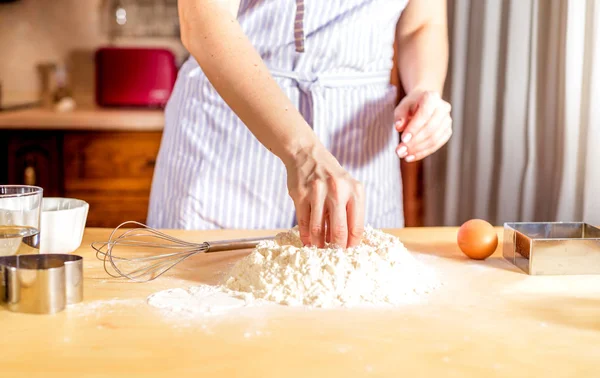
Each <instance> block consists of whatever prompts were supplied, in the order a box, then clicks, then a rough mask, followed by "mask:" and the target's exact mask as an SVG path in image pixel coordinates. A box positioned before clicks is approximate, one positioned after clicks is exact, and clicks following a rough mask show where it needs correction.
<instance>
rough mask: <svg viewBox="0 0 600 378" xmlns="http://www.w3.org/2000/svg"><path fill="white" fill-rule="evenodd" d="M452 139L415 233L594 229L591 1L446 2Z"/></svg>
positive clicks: (597, 191)
mask: <svg viewBox="0 0 600 378" xmlns="http://www.w3.org/2000/svg"><path fill="white" fill-rule="evenodd" d="M448 5H449V19H450V35H451V63H450V69H449V77H448V82H447V86H446V93H445V97H446V98H447V99H449V100H450V102H451V103H452V105H453V112H452V113H453V119H454V130H455V132H454V135H453V137H452V139H451V141H450V142H449V144H448V146H447V147H445V148H444V149H443V150H442V151H440V152H439V153H437V154H435V155H433V156H432V157H430V158H428V159H426V160H425V163H424V169H425V176H424V177H425V178H424V183H425V193H424V199H425V224H426V225H453V226H454V225H459V224H461V223H462V222H464V221H466V220H468V219H470V218H475V217H477V218H483V219H487V220H488V221H490V222H492V223H493V224H496V225H502V223H503V222H511V221H585V222H588V223H592V224H596V225H600V166H599V164H600V0H450V1H449V4H448Z"/></svg>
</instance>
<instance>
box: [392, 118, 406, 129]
mask: <svg viewBox="0 0 600 378" xmlns="http://www.w3.org/2000/svg"><path fill="white" fill-rule="evenodd" d="M403 124H404V120H403V119H402V118H400V119H399V120H397V121H396V123H395V124H394V126H395V127H396V128H397V129H399V128H401V127H402V125H403Z"/></svg>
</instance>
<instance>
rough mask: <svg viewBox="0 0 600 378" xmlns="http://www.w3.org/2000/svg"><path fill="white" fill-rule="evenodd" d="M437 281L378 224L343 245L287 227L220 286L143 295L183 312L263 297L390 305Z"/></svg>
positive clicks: (302, 302)
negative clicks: (317, 243) (320, 242)
mask: <svg viewBox="0 0 600 378" xmlns="http://www.w3.org/2000/svg"><path fill="white" fill-rule="evenodd" d="M437 286H438V282H437V280H436V277H435V275H434V273H433V272H432V271H430V270H429V269H427V268H426V267H425V266H423V265H422V264H421V263H420V262H419V261H417V260H416V259H415V258H414V257H413V256H412V255H411V253H410V252H409V251H408V250H407V249H406V248H405V247H404V245H403V244H402V243H401V242H400V240H399V239H398V238H396V237H394V236H392V235H390V234H387V233H384V232H383V231H380V230H376V229H373V228H371V227H366V229H365V232H364V235H363V239H362V242H361V243H360V244H359V245H358V246H356V247H353V248H347V249H344V248H338V247H336V246H332V245H327V246H325V248H316V247H309V246H307V247H305V246H303V244H302V242H301V241H300V235H299V233H298V230H297V228H294V229H291V230H289V231H287V232H283V233H280V234H278V235H277V236H276V237H275V239H274V240H269V241H263V242H261V243H259V245H258V246H257V247H256V248H255V249H254V250H253V251H252V253H250V254H249V255H248V256H246V257H245V258H243V259H242V260H240V261H239V262H238V263H237V264H235V265H234V266H233V268H232V269H231V271H230V272H229V274H228V275H227V277H226V278H225V280H224V283H223V285H222V286H218V287H215V286H207V285H203V286H198V287H192V288H188V289H171V290H165V291H162V292H159V293H155V294H153V295H152V296H150V297H149V299H148V303H149V304H150V305H152V306H154V307H158V308H161V309H162V310H165V311H168V312H171V313H189V314H194V313H195V314H198V313H216V312H220V311H221V310H223V309H227V308H229V309H231V308H236V307H241V306H242V305H244V304H245V305H248V304H257V303H265V302H267V303H269V302H270V303H277V304H282V305H288V306H308V307H355V306H364V305H367V306H368V305H397V304H402V303H409V302H413V301H414V300H415V299H417V298H418V297H419V296H420V295H422V294H424V293H428V292H429V291H431V290H432V289H435V288H436V287H437ZM236 300H237V301H236ZM221 305H223V306H221ZM221 307H223V308H221Z"/></svg>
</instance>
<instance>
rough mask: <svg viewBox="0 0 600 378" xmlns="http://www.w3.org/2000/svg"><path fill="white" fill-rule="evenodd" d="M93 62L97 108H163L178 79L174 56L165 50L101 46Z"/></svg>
mask: <svg viewBox="0 0 600 378" xmlns="http://www.w3.org/2000/svg"><path fill="white" fill-rule="evenodd" d="M95 63H96V103H97V104H98V105H99V106H106V107H113V106H129V107H158V108H163V107H164V106H165V105H166V103H167V100H168V99H169V96H170V95H171V91H172V90H173V86H174V85H175V79H176V78H177V66H176V64H175V56H174V54H173V53H172V52H171V51H169V50H167V49H161V48H124V47H102V48H99V49H98V50H97V51H96V56H95Z"/></svg>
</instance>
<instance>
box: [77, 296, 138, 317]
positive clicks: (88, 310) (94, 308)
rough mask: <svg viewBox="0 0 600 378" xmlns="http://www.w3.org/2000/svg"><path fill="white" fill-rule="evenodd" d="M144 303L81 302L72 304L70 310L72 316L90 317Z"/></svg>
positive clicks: (119, 301) (109, 300)
mask: <svg viewBox="0 0 600 378" xmlns="http://www.w3.org/2000/svg"><path fill="white" fill-rule="evenodd" d="M140 303H143V301H142V300H140V299H119V298H114V299H107V300H97V301H91V302H80V303H75V304H71V305H69V306H68V308H69V309H70V310H71V312H70V313H71V314H75V315H80V316H90V315H98V316H100V315H101V314H107V313H113V312H115V311H118V310H119V309H122V308H123V307H131V306H139V305H140Z"/></svg>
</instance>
